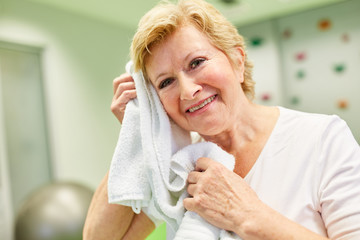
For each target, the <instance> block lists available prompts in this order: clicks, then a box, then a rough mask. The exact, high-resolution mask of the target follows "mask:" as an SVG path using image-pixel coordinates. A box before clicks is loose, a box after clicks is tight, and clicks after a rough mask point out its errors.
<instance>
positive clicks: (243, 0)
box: [0, 0, 360, 240]
mask: <svg viewBox="0 0 360 240" xmlns="http://www.w3.org/2000/svg"><path fill="white" fill-rule="evenodd" d="M157 2H158V1H157V0H131V1H125V0H105V1H99V0H76V1H70V0H0V239H4V240H12V239H14V233H13V229H14V225H15V223H14V222H15V219H16V216H17V215H18V212H19V211H20V209H21V206H23V205H24V203H25V202H26V201H27V200H28V199H29V194H31V193H33V192H34V191H36V190H37V189H39V188H41V187H42V186H44V185H45V184H49V183H53V182H64V181H66V182H73V183H76V184H79V185H81V186H83V187H84V188H86V189H90V190H95V189H96V187H97V186H98V184H99V182H100V180H101V179H102V177H103V176H104V175H105V173H106V172H107V171H108V168H109V166H110V162H111V158H112V154H113V151H114V148H115V145H116V142H117V138H118V134H119V130H120V127H121V126H120V124H119V123H118V121H117V120H116V119H115V117H114V116H113V115H112V113H111V112H110V103H111V99H112V95H113V90H112V80H113V79H114V78H115V77H116V76H118V75H119V74H121V73H122V72H124V66H125V63H126V62H127V61H128V60H129V46H130V42H131V39H132V35H133V34H134V32H135V30H136V27H137V23H138V21H139V20H140V18H141V16H142V15H143V14H144V13H145V12H147V11H148V10H149V9H150V8H152V7H153V6H154V5H155V4H156V3H157ZM208 2H210V3H212V4H214V5H215V6H216V7H217V8H218V9H219V10H220V11H221V12H222V13H223V14H224V15H225V16H226V17H227V18H228V19H229V20H230V21H231V22H233V23H234V24H235V25H236V26H237V27H238V29H239V32H240V33H241V34H242V35H243V36H244V37H245V39H246V42H247V52H248V56H249V59H251V60H252V61H253V62H254V65H255V68H254V79H255V81H256V82H257V84H256V100H255V101H256V102H258V103H261V104H265V105H280V106H285V107H289V108H292V109H298V110H302V111H307V112H318V113H326V114H337V115H339V116H340V117H342V118H343V119H344V120H346V121H347V123H348V125H349V126H350V128H351V130H352V131H353V134H354V136H355V138H356V139H357V141H358V142H360V113H359V110H360V94H359V93H358V92H359V91H360V15H359V14H358V13H359V12H360V0H208ZM84 204H88V202H86V201H85V203H84ZM154 234H155V235H153V236H152V237H150V238H152V239H161V238H162V237H163V236H164V235H163V229H160V230H159V231H158V232H157V233H154ZM156 234H158V235H156ZM160 236H161V237H160ZM150 238H149V239H150Z"/></svg>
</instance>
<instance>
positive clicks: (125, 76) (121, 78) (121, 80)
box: [113, 73, 134, 94]
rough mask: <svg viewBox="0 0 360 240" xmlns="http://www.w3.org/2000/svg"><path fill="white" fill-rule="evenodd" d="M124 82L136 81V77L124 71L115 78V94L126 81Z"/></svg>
mask: <svg viewBox="0 0 360 240" xmlns="http://www.w3.org/2000/svg"><path fill="white" fill-rule="evenodd" d="M124 82H134V79H133V78H132V77H131V75H130V74H128V73H123V74H121V75H120V76H119V77H117V78H115V79H114V80H113V90H114V94H115V92H116V90H117V89H118V86H119V85H120V84H121V83H124Z"/></svg>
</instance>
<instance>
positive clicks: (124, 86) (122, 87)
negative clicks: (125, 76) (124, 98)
mask: <svg viewBox="0 0 360 240" xmlns="http://www.w3.org/2000/svg"><path fill="white" fill-rule="evenodd" d="M128 90H135V83H134V82H123V83H121V84H119V85H118V88H117V89H116V91H115V93H114V99H116V98H119V97H120V96H121V95H122V94H123V93H124V92H125V91H128Z"/></svg>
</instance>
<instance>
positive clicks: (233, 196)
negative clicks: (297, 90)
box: [84, 0, 360, 240]
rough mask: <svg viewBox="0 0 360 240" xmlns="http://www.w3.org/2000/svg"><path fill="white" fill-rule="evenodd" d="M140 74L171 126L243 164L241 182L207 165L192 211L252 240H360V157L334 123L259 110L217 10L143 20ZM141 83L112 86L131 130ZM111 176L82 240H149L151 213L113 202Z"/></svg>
mask: <svg viewBox="0 0 360 240" xmlns="http://www.w3.org/2000/svg"><path fill="white" fill-rule="evenodd" d="M131 53H132V59H133V61H134V63H135V68H136V70H142V71H143V73H144V76H145V78H146V79H147V80H148V81H150V82H151V83H152V85H153V86H154V88H155V89H156V91H157V93H158V95H159V98H160V100H161V103H162V104H163V106H164V109H165V110H166V112H167V114H168V116H169V117H170V118H171V119H172V120H173V121H174V122H175V123H176V124H177V125H179V126H180V127H181V128H183V129H185V130H188V131H195V132H197V133H199V135H200V136H201V137H202V138H203V139H204V140H206V141H210V142H213V143H216V144H217V145H218V146H220V147H221V148H222V149H223V150H225V151H227V152H228V153H230V154H232V155H233V156H234V157H235V160H236V162H235V168H234V171H233V172H231V171H229V170H227V169H226V168H225V167H224V166H222V165H221V164H220V163H218V162H215V161H214V160H212V159H209V158H200V159H199V160H198V161H197V163H196V167H195V171H193V172H191V173H190V174H189V175H188V187H187V191H188V193H189V194H190V197H189V198H186V199H185V200H184V202H183V204H184V207H185V208H186V209H187V210H189V211H194V212H196V213H198V214H199V215H200V216H201V217H203V218H204V219H205V220H207V221H208V222H210V223H211V224H213V225H215V226H217V227H219V228H222V229H226V230H229V231H232V232H234V233H236V234H237V235H238V236H240V237H241V238H242V239H326V238H331V239H360V148H359V145H358V144H357V142H356V141H355V140H354V138H353V136H352V134H351V132H350V130H349V128H348V127H347V125H346V123H345V122H344V121H342V120H341V119H339V118H338V117H336V116H326V115H320V114H309V113H302V112H297V111H293V110H289V109H285V108H282V107H266V106H261V105H257V104H255V103H253V102H252V101H251V100H252V99H253V95H254V90H253V87H254V82H253V80H252V79H251V70H252V65H251V64H250V63H249V62H248V60H247V56H246V52H245V48H244V41H243V38H242V37H241V36H240V35H239V34H238V33H237V30H236V28H235V27H234V26H233V25H231V24H230V23H229V22H228V21H227V20H226V19H225V18H224V17H223V16H222V15H221V14H220V13H219V12H218V11H217V10H216V9H214V8H213V7H212V6H211V5H210V4H208V3H206V2H204V1H201V0H196V1H181V0H180V1H179V2H178V3H177V4H170V3H166V4H161V5H158V6H157V7H155V8H154V9H152V10H151V11H150V12H149V13H147V14H146V15H145V16H144V17H143V18H142V20H141V21H140V24H139V28H138V31H137V33H136V34H135V36H134V39H133V42H132V47H131ZM135 97H136V90H135V85H134V82H133V80H132V78H131V76H130V75H128V74H123V75H121V76H120V77H119V78H116V79H115V80H114V98H113V102H112V106H111V109H112V111H113V113H114V114H115V116H116V117H117V118H118V119H119V121H120V122H121V121H122V119H123V116H124V111H125V106H126V104H127V102H128V101H129V100H131V99H133V98H135ZM106 188H107V176H105V178H104V180H103V182H102V183H101V184H100V186H99V188H98V190H97V191H96V193H95V195H94V199H93V202H92V204H91V206H90V209H89V213H88V217H87V221H86V224H85V228H84V239H87V240H88V239H97V240H99V239H144V238H145V237H146V236H147V235H148V234H149V233H151V231H152V230H153V229H154V223H153V222H152V221H151V220H150V218H149V217H150V216H147V215H146V214H145V213H141V214H139V215H136V214H134V213H133V212H132V210H131V208H130V207H126V206H121V205H111V204H108V203H107V189H106Z"/></svg>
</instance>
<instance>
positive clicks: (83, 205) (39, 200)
mask: <svg viewBox="0 0 360 240" xmlns="http://www.w3.org/2000/svg"><path fill="white" fill-rule="evenodd" d="M92 195H93V191H92V190H91V189H88V188H86V187H84V186H82V185H79V184H76V183H53V184H49V185H46V186H44V187H42V188H40V189H39V190H37V191H35V192H34V193H33V194H31V196H30V197H29V198H28V199H27V200H26V201H25V202H24V204H23V205H22V206H21V207H20V210H19V212H18V214H17V217H16V222H15V239H16V240H81V239H82V229H83V226H84V223H85V218H86V214H87V210H88V208H89V205H90V202H91V199H92Z"/></svg>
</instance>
